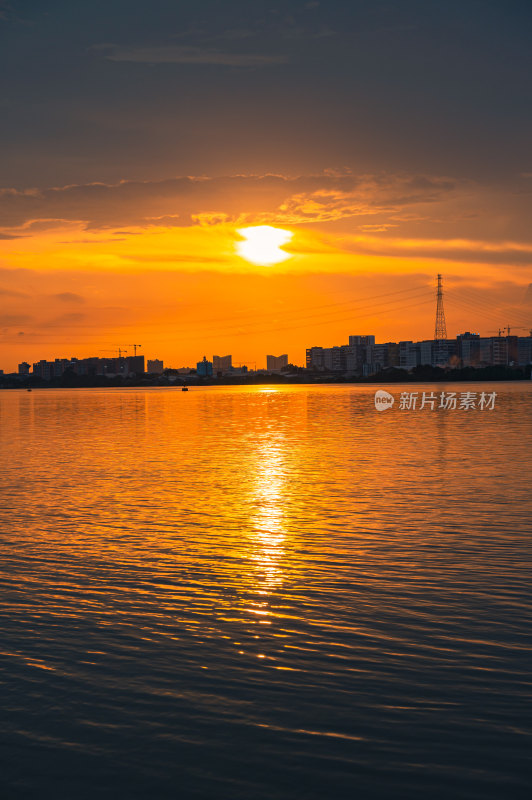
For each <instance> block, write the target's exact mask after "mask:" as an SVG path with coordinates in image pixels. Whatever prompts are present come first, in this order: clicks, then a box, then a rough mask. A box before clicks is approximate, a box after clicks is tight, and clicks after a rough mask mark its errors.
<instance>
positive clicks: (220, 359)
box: [212, 356, 233, 375]
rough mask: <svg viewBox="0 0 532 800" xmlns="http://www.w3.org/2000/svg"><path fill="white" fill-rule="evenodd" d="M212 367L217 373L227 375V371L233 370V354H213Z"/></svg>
mask: <svg viewBox="0 0 532 800" xmlns="http://www.w3.org/2000/svg"><path fill="white" fill-rule="evenodd" d="M212 369H213V372H214V374H215V375H218V374H220V375H225V373H226V372H232V369H233V357H232V356H213V357H212Z"/></svg>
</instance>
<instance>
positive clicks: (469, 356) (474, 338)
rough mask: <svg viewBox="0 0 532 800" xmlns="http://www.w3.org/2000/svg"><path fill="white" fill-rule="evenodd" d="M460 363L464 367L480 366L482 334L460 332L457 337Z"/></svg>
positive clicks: (457, 353)
mask: <svg viewBox="0 0 532 800" xmlns="http://www.w3.org/2000/svg"><path fill="white" fill-rule="evenodd" d="M456 345H457V352H456V355H457V356H458V359H459V363H460V364H462V366H464V367H478V365H479V362H480V334H478V333H470V332H469V331H466V332H465V333H459V334H458V336H457V337H456Z"/></svg>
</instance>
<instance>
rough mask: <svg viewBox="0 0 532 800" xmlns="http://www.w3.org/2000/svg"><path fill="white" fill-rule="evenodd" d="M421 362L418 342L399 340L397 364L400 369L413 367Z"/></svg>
mask: <svg viewBox="0 0 532 800" xmlns="http://www.w3.org/2000/svg"><path fill="white" fill-rule="evenodd" d="M420 363H421V348H420V343H417V342H416V343H414V342H411V341H403V342H399V366H400V367H401V369H413V368H414V367H417V366H419V364H420Z"/></svg>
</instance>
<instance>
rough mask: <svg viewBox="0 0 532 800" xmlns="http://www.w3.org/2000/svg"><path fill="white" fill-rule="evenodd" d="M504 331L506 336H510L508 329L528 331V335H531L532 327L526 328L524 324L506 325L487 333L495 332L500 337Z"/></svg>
mask: <svg viewBox="0 0 532 800" xmlns="http://www.w3.org/2000/svg"><path fill="white" fill-rule="evenodd" d="M505 331H506V335H507V336H510V331H528V332H529V333H530V336H532V328H527V327H525V326H524V325H507V326H506V327H505V328H499V329H498V330H496V331H488V333H497V334H498V336H499V337H500V336H502V334H503V333H504V332H505Z"/></svg>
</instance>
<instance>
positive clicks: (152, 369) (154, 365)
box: [147, 358, 164, 375]
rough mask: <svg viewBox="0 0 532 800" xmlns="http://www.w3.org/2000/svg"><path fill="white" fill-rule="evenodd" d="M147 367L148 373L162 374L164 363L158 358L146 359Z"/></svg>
mask: <svg viewBox="0 0 532 800" xmlns="http://www.w3.org/2000/svg"><path fill="white" fill-rule="evenodd" d="M147 369H148V374H149V375H162V373H163V371H164V363H163V362H162V361H160V360H159V359H158V358H152V359H148V363H147Z"/></svg>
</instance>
